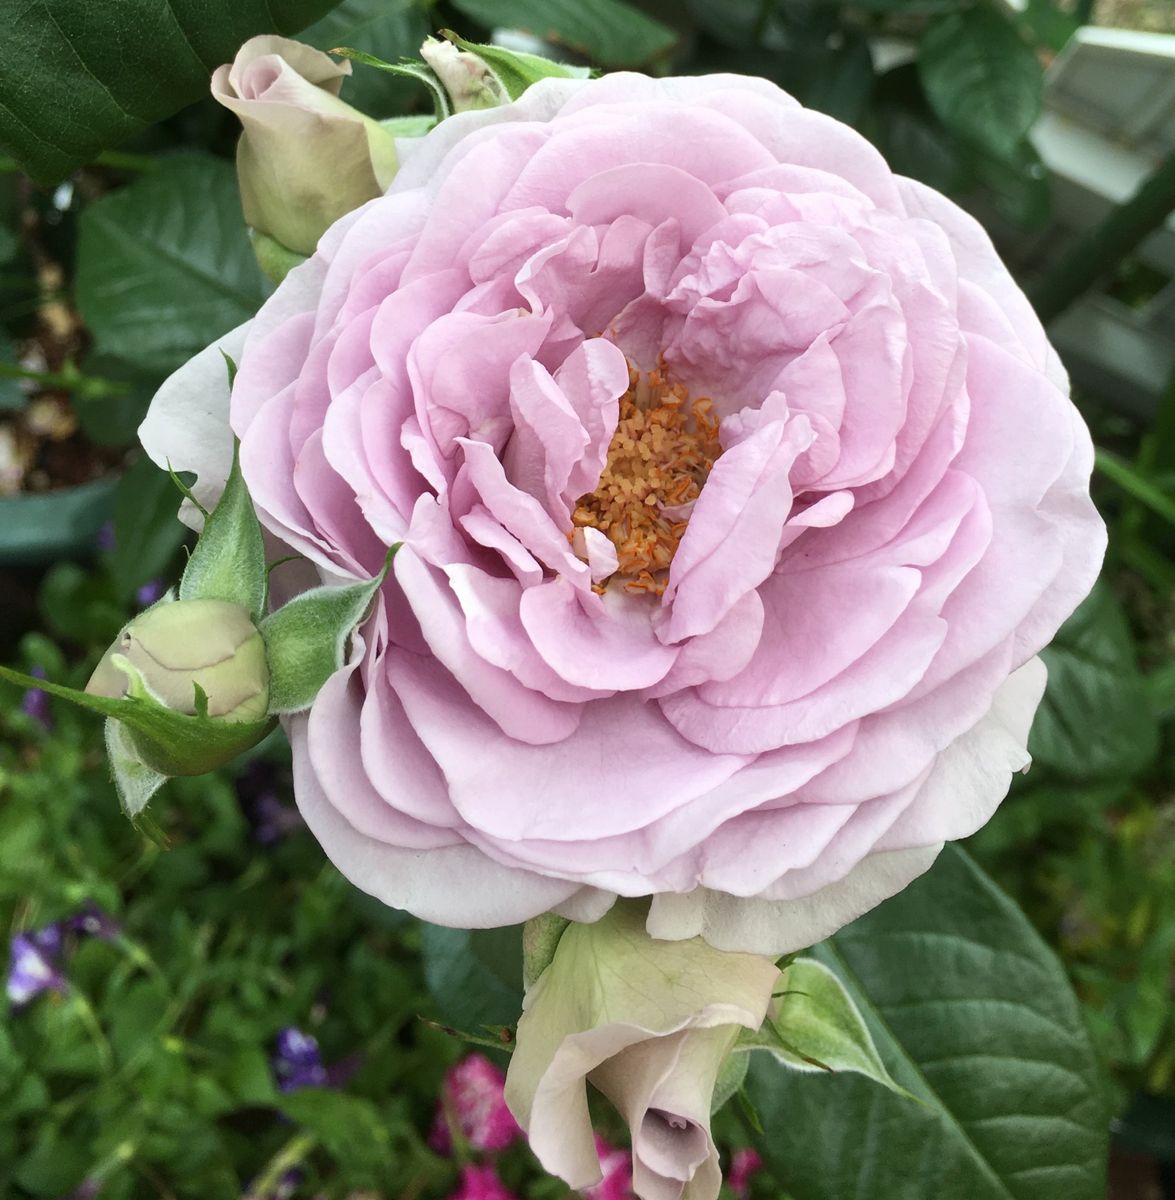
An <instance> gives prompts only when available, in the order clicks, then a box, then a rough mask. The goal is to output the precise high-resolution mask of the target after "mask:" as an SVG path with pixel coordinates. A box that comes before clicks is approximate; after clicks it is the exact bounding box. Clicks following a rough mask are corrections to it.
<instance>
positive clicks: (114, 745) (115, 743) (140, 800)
mask: <svg viewBox="0 0 1175 1200" xmlns="http://www.w3.org/2000/svg"><path fill="white" fill-rule="evenodd" d="M106 757H107V758H108V759H109V760H110V772H111V774H112V775H113V776H114V789H115V791H116V792H118V800H119V803H120V804H121V805H122V811H123V812H124V813H126V815H127V816H128V817H130V818H131V820H132V821H133V820H134V819H135V818H136V817H138V815H139V814H140V813H141V812H142V811H143V810H144V809H145V808H146V807H147V804H148V802H149V801H150V799H151V797H152V796H154V795H155V793H156V792H157V791H159V789H160V788H161V787H162V786H163V784H164V783H165V782H166V780H167V776H166V775H161V774H160V773H159V772H158V771H155V770H153V769H152V768H151V767H149V766H147V764H146V763H144V762H140V761H139V757H138V755H137V754H136V753H135V748H134V746H133V745H132V744H131V740H130V738H129V737H127V733H126V730H125V729H124V728H123V726H122V724H121V722H119V721H116V720H115V719H114V718H113V717H107V718H106Z"/></svg>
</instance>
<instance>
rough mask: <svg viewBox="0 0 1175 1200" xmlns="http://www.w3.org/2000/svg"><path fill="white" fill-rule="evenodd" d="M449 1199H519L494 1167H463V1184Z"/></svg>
mask: <svg viewBox="0 0 1175 1200" xmlns="http://www.w3.org/2000/svg"><path fill="white" fill-rule="evenodd" d="M449 1200H517V1198H516V1197H515V1195H514V1193H513V1192H512V1191H510V1189H509V1188H508V1187H507V1186H506V1185H505V1184H504V1183H503V1182H502V1181H501V1180H500V1179H499V1178H498V1172H497V1171H495V1170H494V1168H493V1167H475V1166H473V1165H469V1166H466V1167H462V1168H461V1186H460V1187H459V1188H458V1189H457V1190H456V1191H455V1192H454V1193H453V1194H452V1195H451V1196H450V1197H449Z"/></svg>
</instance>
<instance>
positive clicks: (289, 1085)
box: [271, 1025, 362, 1092]
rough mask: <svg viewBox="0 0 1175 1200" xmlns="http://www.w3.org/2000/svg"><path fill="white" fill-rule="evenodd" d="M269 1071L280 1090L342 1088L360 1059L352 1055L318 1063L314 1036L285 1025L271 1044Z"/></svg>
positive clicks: (318, 1050)
mask: <svg viewBox="0 0 1175 1200" xmlns="http://www.w3.org/2000/svg"><path fill="white" fill-rule="evenodd" d="M271 1062H272V1064H273V1073H274V1074H275V1075H276V1076H277V1086H278V1087H279V1088H280V1089H281V1090H282V1091H283V1092H293V1091H297V1090H298V1088H307V1087H328V1088H338V1087H342V1086H343V1085H344V1084H345V1083H346V1082H347V1080H348V1079H350V1078H351V1076H352V1075H354V1074H355V1072H356V1071H357V1070H358V1069H359V1067H360V1064H361V1062H362V1059H361V1058H360V1057H359V1055H357V1054H352V1055H350V1056H349V1057H347V1058H344V1059H342V1060H341V1061H339V1062H337V1063H332V1064H331V1065H330V1066H329V1067H328V1066H324V1065H323V1062H322V1051H321V1050H320V1049H319V1048H318V1039H317V1038H315V1037H314V1036H312V1035H311V1034H309V1033H303V1032H302V1031H301V1030H300V1029H296V1028H294V1026H293V1025H287V1026H286V1028H285V1029H283V1030H282V1031H281V1032H280V1033H279V1034H278V1035H277V1041H276V1042H275V1043H274V1048H273V1058H272V1060H271Z"/></svg>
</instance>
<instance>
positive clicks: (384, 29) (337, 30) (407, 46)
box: [299, 0, 431, 119]
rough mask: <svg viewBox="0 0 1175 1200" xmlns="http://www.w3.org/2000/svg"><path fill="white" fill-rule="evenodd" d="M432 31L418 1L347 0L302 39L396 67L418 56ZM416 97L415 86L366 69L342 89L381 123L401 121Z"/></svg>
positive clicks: (348, 101) (352, 77)
mask: <svg viewBox="0 0 1175 1200" xmlns="http://www.w3.org/2000/svg"><path fill="white" fill-rule="evenodd" d="M430 31H431V27H430V25H429V21H428V17H427V15H426V14H425V10H424V6H423V5H421V4H418V3H416V2H415V0H343V3H342V4H340V5H339V6H338V7H337V8H333V9H331V11H330V12H329V13H328V14H327V15H326V16H325V17H323V18H322V20H321V21H318V22H317V23H316V24H314V25H311V27H310V28H309V29H307V30H306V31H305V33H303V34H302V37H301V38H300V39H299V40H301V41H304V42H307V43H308V44H309V45H311V46H317V47H318V49H319V50H333V49H334V48H335V47H336V46H355V47H357V48H358V49H360V50H362V51H363V52H364V53H366V54H370V55H373V56H374V57H376V58H378V59H382V60H384V61H385V62H390V63H392V62H396V61H397V60H399V59H401V58H408V57H414V56H415V55H416V52H417V51H418V50H419V49H420V46H421V43H422V42H423V41H424V39H425V38H426V37H427V36H428V35H429V33H430ZM417 97H418V89H417V88H416V87H415V86H414V85H413V84H411V83H408V82H405V81H401V80H399V79H394V78H390V77H389V76H388V75H386V74H385V75H376V74H373V73H372V72H371V71H362V70H360V71H356V72H355V73H354V74H353V75H352V76H351V78H350V79H348V80H345V81H344V83H343V90H342V98H343V99H344V100H346V101H347V103H348V104H353V105H354V106H355V107H356V108H357V109H359V111H360V112H363V113H366V114H367V115H368V116H369V117H376V118H377V119H378V118H382V117H390V116H398V115H399V114H401V113H403V112H404V111H405V110H406V109H408V108H409V107H412V106H413V102H414V101H415V100H416V99H417Z"/></svg>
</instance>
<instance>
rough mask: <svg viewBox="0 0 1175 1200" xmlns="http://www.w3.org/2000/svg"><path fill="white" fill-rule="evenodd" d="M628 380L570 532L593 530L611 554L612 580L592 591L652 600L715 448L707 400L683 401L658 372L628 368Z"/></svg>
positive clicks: (680, 391)
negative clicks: (612, 588) (619, 585)
mask: <svg viewBox="0 0 1175 1200" xmlns="http://www.w3.org/2000/svg"><path fill="white" fill-rule="evenodd" d="M628 378H629V387H628V391H626V392H625V393H624V395H623V396H621V398H620V420H619V423H618V424H617V426H616V432H615V433H614V434H613V435H612V442H611V444H610V445H609V447H608V461H607V462H606V464H605V465H604V470H603V472H602V474H601V475H600V482H599V484H598V485H597V487H596V489H595V491H593V492H589V493H588V494H587V495H586V496H581V497H580V498H579V500H578V501H576V505H575V511H574V513H572V517H571V520H572V524H573V525H574V526H575V529H586V528H592V529H598V530H599V531H600V532H601V533H603V534H604V535H605V536H606V537H607V538H608V540H609V541H611V543H612V544H613V546H615V547H616V557H617V561H618V564H619V565H618V567H617V570H616V574H615V575H613V576H611V578H610V579H609V580H605V581H603V582H602V583H598V584H596V585H595V587H596V590H597V591H603V590H604V589H605V588H606V587H607V585H608V583H609V582H611V579H615V578H616V576H623V578H624V589H625V591H628V592H634V593H646V594H649V595H653V596H660V595H661V593H662V592H664V590H665V585H666V584H667V582H668V576H669V564H670V563H671V562H672V561H673V556H674V554H675V553H676V552H677V547H678V545H679V544H680V543H681V539H682V537H683V535H684V534H685V530H686V525H687V524H688V522H689V508H688V506H689V505H690V504H691V503H692V502H693V501H694V500H696V499H697V498H698V496H699V494H700V493H701V490H702V485H703V484H704V483H705V482H706V476H707V475H709V473H710V468H711V467H713V465H714V460H715V459H716V458H717V457H718V456H719V455H720V454H721V453H722V446H721V444H720V443H719V441H718V421H717V419H716V418H715V417H714V416H713V414H712V412H711V408H712V402H711V401H710V399H709V398H708V397H703V398H700V399H697V400H691V399H690V395H689V392H688V390H687V389H686V388H685V387H684V386H683V385H682V384H680V383H671V382H670V381H669V380H668V378H667V377H666V374H665V371H664V369H662V368H657V369H655V370H652V371H649V372H641V371H638V370H637V369H636V368H634V367H630V368H629V372H628ZM575 529H573V530H572V531H571V533H570V534H569V535H568V536H569V537H571V538H574V536H575Z"/></svg>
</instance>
